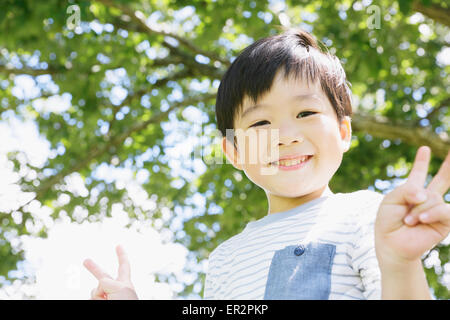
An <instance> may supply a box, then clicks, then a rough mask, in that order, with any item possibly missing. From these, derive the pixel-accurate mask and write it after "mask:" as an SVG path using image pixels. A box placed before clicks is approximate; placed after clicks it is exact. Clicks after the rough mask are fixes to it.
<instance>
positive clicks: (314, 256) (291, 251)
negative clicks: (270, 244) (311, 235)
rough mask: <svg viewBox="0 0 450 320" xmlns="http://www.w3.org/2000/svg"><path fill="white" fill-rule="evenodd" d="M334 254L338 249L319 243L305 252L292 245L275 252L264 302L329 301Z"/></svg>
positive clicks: (313, 244)
mask: <svg viewBox="0 0 450 320" xmlns="http://www.w3.org/2000/svg"><path fill="white" fill-rule="evenodd" d="M335 253H336V246H335V245H332V244H328V243H317V242H311V243H309V244H308V245H307V246H306V247H304V250H303V249H301V250H299V248H298V246H295V245H293V246H287V247H285V248H284V249H281V250H278V251H275V254H274V256H273V258H272V262H271V264H270V269H269V274H268V276H267V283H266V290H265V293H264V299H267V300H293V299H295V300H326V299H328V296H329V295H330V287H331V267H332V265H333V259H334V254H335Z"/></svg>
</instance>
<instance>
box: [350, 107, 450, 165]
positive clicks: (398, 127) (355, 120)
mask: <svg viewBox="0 0 450 320" xmlns="http://www.w3.org/2000/svg"><path fill="white" fill-rule="evenodd" d="M352 128H353V130H354V131H360V132H365V133H368V134H370V135H372V136H374V137H378V138H384V139H392V140H395V139H401V140H402V141H403V142H404V143H407V144H409V145H412V146H421V145H427V146H429V147H430V148H431V150H432V152H433V154H434V155H436V156H437V157H439V158H441V159H444V158H445V157H446V156H447V152H448V150H449V149H450V139H449V138H448V137H444V136H439V135H438V134H436V133H435V132H433V131H432V130H431V129H430V128H429V127H417V126H415V125H414V124H409V123H405V122H403V123H402V122H394V121H391V120H389V119H388V118H386V117H383V116H379V115H376V116H372V115H368V114H362V113H355V114H353V116H352Z"/></svg>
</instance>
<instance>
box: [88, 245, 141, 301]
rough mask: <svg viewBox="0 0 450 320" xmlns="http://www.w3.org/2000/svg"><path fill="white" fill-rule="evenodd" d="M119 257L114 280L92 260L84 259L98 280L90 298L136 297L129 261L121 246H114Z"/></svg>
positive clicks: (131, 298)
mask: <svg viewBox="0 0 450 320" xmlns="http://www.w3.org/2000/svg"><path fill="white" fill-rule="evenodd" d="M116 253H117V257H118V258H119V272H118V276H117V279H116V280H114V279H113V278H112V277H111V276H110V275H109V274H107V273H106V272H104V271H103V270H102V269H101V268H100V267H99V266H98V265H97V264H96V263H95V262H94V261H92V260H91V259H86V260H84V262H83V265H84V266H85V267H86V269H88V270H89V271H90V272H91V273H92V274H93V275H94V277H96V278H97V280H98V282H99V283H98V287H97V288H95V289H93V290H92V291H91V300H137V299H138V297H137V295H136V292H135V290H134V286H133V284H132V283H131V278H130V263H129V262H128V258H127V255H126V253H125V250H124V249H123V248H122V246H120V245H118V246H117V247H116Z"/></svg>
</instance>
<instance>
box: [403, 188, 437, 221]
mask: <svg viewBox="0 0 450 320" xmlns="http://www.w3.org/2000/svg"><path fill="white" fill-rule="evenodd" d="M426 192H427V201H425V202H423V203H420V204H418V205H415V206H414V207H413V208H412V209H411V211H409V213H408V214H407V215H406V216H405V217H404V219H403V221H404V223H406V224H407V225H410V226H414V225H416V224H417V223H419V222H420V221H419V215H420V214H421V213H423V212H425V211H427V210H429V209H431V208H432V207H434V206H437V205H440V204H442V196H440V195H439V194H437V193H431V192H429V191H427V190H426Z"/></svg>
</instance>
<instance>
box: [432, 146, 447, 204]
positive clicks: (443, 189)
mask: <svg viewBox="0 0 450 320" xmlns="http://www.w3.org/2000/svg"><path fill="white" fill-rule="evenodd" d="M449 188H450V151H449V152H448V153H447V157H445V160H444V162H443V163H442V165H441V167H440V168H439V171H438V173H436V175H435V176H434V178H433V179H432V180H431V182H430V183H429V184H428V187H427V189H428V190H431V191H435V192H438V193H439V194H440V195H444V194H445V193H447V191H448V189H449Z"/></svg>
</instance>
